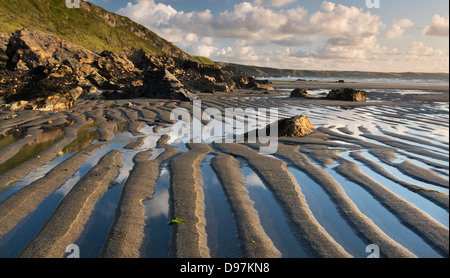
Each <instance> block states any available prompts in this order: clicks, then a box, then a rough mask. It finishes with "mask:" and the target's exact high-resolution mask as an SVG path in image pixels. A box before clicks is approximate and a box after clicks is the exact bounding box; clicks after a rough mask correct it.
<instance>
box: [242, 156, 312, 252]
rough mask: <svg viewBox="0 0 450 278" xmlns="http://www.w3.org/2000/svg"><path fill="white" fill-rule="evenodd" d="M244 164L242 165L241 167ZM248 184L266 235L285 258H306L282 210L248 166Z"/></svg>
mask: <svg viewBox="0 0 450 278" xmlns="http://www.w3.org/2000/svg"><path fill="white" fill-rule="evenodd" d="M243 164H244V163H241V166H242V165H243ZM242 172H243V174H244V177H245V181H246V183H247V190H248V192H249V196H250V199H251V200H252V201H253V202H254V203H255V204H254V207H255V209H256V210H257V211H258V214H259V218H260V220H261V225H262V227H263V228H264V231H265V232H266V234H267V235H268V236H269V237H270V239H271V240H272V241H273V243H274V245H275V247H276V248H277V249H278V250H279V251H280V252H281V254H282V256H283V257H285V258H306V257H309V256H308V254H306V252H305V250H304V248H303V247H302V246H301V245H300V244H299V242H298V240H297V239H296V237H295V236H294V234H293V232H292V230H291V228H290V227H289V224H288V223H287V220H286V217H285V215H284V213H283V210H282V208H281V207H280V205H279V204H278V203H277V202H276V200H275V198H274V196H273V194H272V192H270V191H269V190H268V189H267V188H266V186H265V185H264V183H263V182H262V181H261V179H260V178H259V177H258V175H256V173H255V172H254V171H253V170H252V169H251V168H250V167H247V166H244V167H242Z"/></svg>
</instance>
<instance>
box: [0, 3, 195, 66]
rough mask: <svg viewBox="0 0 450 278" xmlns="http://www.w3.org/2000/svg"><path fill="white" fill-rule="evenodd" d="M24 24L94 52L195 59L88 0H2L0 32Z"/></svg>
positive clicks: (20, 27) (130, 21) (11, 30)
mask: <svg viewBox="0 0 450 278" xmlns="http://www.w3.org/2000/svg"><path fill="white" fill-rule="evenodd" d="M24 27H30V28H33V29H38V30H41V31H44V32H48V33H51V34H54V35H56V36H58V37H59V38H61V39H65V40H68V41H71V42H73V43H75V44H78V45H81V46H84V47H86V48H88V49H90V50H92V51H96V52H98V51H103V50H110V51H114V52H117V53H120V52H126V53H130V52H131V50H132V49H133V48H134V49H143V50H144V51H145V52H147V53H149V54H151V55H169V56H175V57H180V58H184V59H191V60H194V58H193V57H192V56H190V55H189V54H187V53H185V52H183V51H182V50H180V49H179V48H178V47H176V46H175V45H173V44H172V43H170V42H168V41H166V40H164V39H163V38H161V37H159V36H158V35H156V34H155V33H153V32H152V31H150V30H148V29H146V28H145V27H144V26H142V25H139V24H137V23H135V22H134V21H132V20H130V19H129V18H127V17H123V16H120V15H117V14H113V13H110V12H108V11H106V10H104V9H102V8H100V7H97V6H95V5H93V4H91V3H89V2H84V3H82V7H81V8H79V9H69V8H67V7H66V4H65V0H0V31H3V32H7V33H13V32H14V31H16V30H19V29H22V28H24Z"/></svg>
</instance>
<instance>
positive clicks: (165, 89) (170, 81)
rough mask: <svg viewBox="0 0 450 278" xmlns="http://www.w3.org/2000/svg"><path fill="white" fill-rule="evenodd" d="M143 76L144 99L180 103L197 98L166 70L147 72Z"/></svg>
mask: <svg viewBox="0 0 450 278" xmlns="http://www.w3.org/2000/svg"><path fill="white" fill-rule="evenodd" d="M144 76H145V77H144V95H145V96H146V97H151V98H161V99H176V100H181V101H191V100H194V99H197V98H198V97H197V96H196V95H194V94H193V93H192V92H190V91H189V90H188V89H186V88H185V86H184V85H183V84H182V83H181V82H180V81H179V80H178V79H177V78H176V77H175V76H174V75H173V74H171V73H170V72H169V71H167V70H156V71H147V72H145V73H144Z"/></svg>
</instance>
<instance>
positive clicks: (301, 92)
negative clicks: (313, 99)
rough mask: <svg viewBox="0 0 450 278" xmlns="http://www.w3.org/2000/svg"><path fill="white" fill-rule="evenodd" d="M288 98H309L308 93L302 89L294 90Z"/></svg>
mask: <svg viewBox="0 0 450 278" xmlns="http://www.w3.org/2000/svg"><path fill="white" fill-rule="evenodd" d="M290 97H304V98H309V94H308V92H306V91H305V90H304V89H300V88H296V89H294V90H293V91H292V92H291V95H290Z"/></svg>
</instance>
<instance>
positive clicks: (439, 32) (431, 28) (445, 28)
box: [423, 14, 449, 37]
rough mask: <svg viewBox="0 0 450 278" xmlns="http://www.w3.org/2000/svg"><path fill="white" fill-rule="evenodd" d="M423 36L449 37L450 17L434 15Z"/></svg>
mask: <svg viewBox="0 0 450 278" xmlns="http://www.w3.org/2000/svg"><path fill="white" fill-rule="evenodd" d="M423 35H427V36H439V37H448V36H449V16H448V15H445V16H440V15H437V14H436V15H434V16H433V20H432V22H431V24H430V25H428V26H426V27H425V28H424V29H423Z"/></svg>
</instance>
